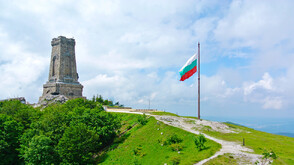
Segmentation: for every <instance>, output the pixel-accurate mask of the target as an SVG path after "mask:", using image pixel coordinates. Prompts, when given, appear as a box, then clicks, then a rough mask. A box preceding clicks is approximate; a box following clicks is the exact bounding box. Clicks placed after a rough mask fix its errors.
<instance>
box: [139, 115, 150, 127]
mask: <svg viewBox="0 0 294 165" xmlns="http://www.w3.org/2000/svg"><path fill="white" fill-rule="evenodd" d="M138 122H139V123H140V124H141V125H146V124H147V123H148V118H147V116H146V115H145V113H144V114H143V115H140V116H138Z"/></svg>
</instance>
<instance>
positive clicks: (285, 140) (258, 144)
mask: <svg viewBox="0 0 294 165" xmlns="http://www.w3.org/2000/svg"><path fill="white" fill-rule="evenodd" d="M225 124H226V125H228V126H229V128H230V130H233V131H235V132H236V133H221V132H216V131H213V130H212V129H211V128H209V127H206V128H203V129H201V130H198V131H201V132H203V133H205V134H207V135H210V136H212V137H216V138H218V139H223V140H227V141H235V142H238V143H240V144H242V143H243V138H244V140H245V146H246V147H248V148H251V149H253V150H254V152H255V153H256V154H263V153H265V152H268V151H274V152H275V154H276V155H277V156H278V158H277V159H276V160H275V161H274V163H273V164H289V165H290V164H294V138H291V137H286V136H281V135H275V134H270V133H266V132H262V131H257V130H254V129H251V128H248V127H244V126H240V125H235V124H229V123H225ZM219 158H220V159H223V158H224V157H219Z"/></svg>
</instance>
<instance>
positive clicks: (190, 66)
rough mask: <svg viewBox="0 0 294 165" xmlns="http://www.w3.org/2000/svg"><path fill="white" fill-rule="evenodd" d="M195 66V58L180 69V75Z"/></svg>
mask: <svg viewBox="0 0 294 165" xmlns="http://www.w3.org/2000/svg"><path fill="white" fill-rule="evenodd" d="M195 66H197V59H196V60H194V61H193V62H192V63H191V64H190V65H188V66H186V67H185V68H184V69H183V70H181V71H180V75H181V76H183V75H184V74H185V73H186V72H188V71H189V70H191V69H193V68H194V67H195Z"/></svg>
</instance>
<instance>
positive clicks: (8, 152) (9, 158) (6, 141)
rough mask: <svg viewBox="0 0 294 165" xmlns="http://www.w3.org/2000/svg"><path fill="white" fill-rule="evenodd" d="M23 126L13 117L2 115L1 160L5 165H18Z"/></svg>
mask: <svg viewBox="0 0 294 165" xmlns="http://www.w3.org/2000/svg"><path fill="white" fill-rule="evenodd" d="M22 130H23V126H22V124H20V123H19V122H17V121H15V120H13V119H12V117H10V116H8V115H5V114H0V160H1V163H3V164H18V163H17V162H19V158H18V154H19V152H18V151H17V149H18V148H19V143H18V142H19V138H20V136H21V134H22Z"/></svg>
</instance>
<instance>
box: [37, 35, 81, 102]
mask: <svg viewBox="0 0 294 165" xmlns="http://www.w3.org/2000/svg"><path fill="white" fill-rule="evenodd" d="M51 46H52V52H51V60H50V69H49V77H48V81H47V82H46V84H44V85H43V95H42V96H41V97H40V98H39V103H40V102H42V101H43V100H45V99H46V98H48V97H51V96H58V95H64V96H65V97H66V98H68V99H74V98H83V94H82V93H83V86H82V85H81V84H80V83H79V82H78V79H79V77H78V73H77V67H76V58H75V40H74V39H73V38H66V37H63V36H59V37H58V38H53V39H52V41H51Z"/></svg>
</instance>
